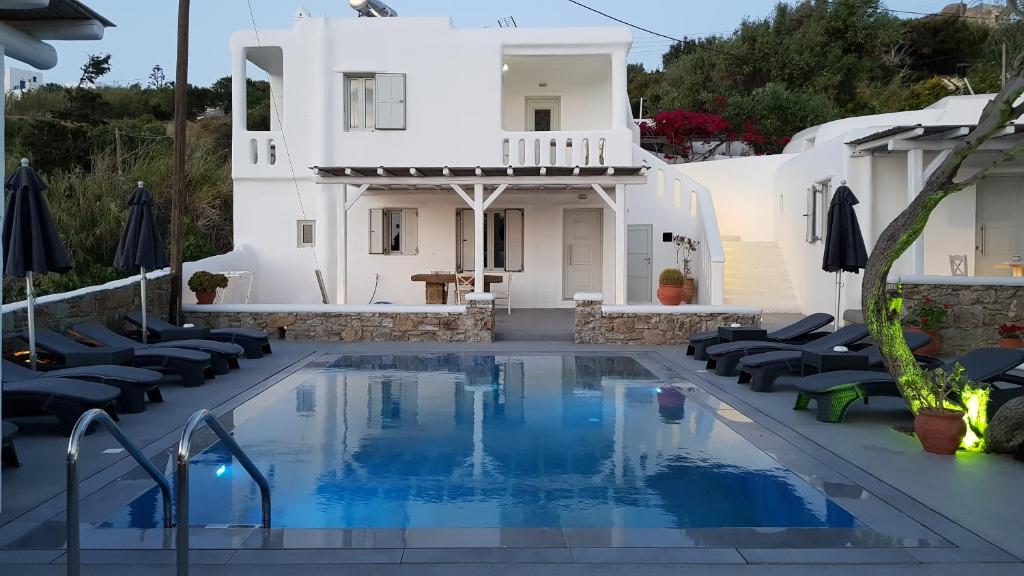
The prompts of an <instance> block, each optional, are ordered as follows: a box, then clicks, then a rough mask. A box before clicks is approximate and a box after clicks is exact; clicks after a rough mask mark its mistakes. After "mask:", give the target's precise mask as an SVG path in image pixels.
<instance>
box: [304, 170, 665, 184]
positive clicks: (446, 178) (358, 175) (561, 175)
mask: <svg viewBox="0 0 1024 576" xmlns="http://www.w3.org/2000/svg"><path fill="white" fill-rule="evenodd" d="M311 169H312V170H313V173H314V174H316V176H317V177H318V178H319V180H320V181H321V182H324V183H333V184H352V185H363V184H367V185H369V186H370V187H373V188H379V187H388V186H396V187H411V188H435V187H443V186H448V185H451V184H485V185H495V186H498V185H501V184H510V185H512V186H513V187H515V186H527V187H545V186H557V187H579V188H590V187H591V186H592V185H593V184H600V185H604V186H610V185H615V184H643V183H645V182H647V167H646V166H574V167H570V166H521V167H516V166H488V167H481V166H313V167H312V168H311Z"/></svg>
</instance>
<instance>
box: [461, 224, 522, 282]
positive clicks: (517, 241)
mask: <svg viewBox="0 0 1024 576" xmlns="http://www.w3.org/2000/svg"><path fill="white" fill-rule="evenodd" d="M473 224H474V222H473V210H471V209H468V208H461V209H459V210H458V211H457V212H456V215H455V229H456V235H455V239H456V246H455V254H456V263H455V264H456V266H457V267H458V270H459V271H460V272H467V271H471V270H473V269H474V267H475V265H476V261H475V258H476V252H475V243H476V236H475V235H474V230H473ZM484 269H485V270H503V271H505V272H522V271H523V209H522V208H508V209H505V210H495V211H493V212H486V213H484Z"/></svg>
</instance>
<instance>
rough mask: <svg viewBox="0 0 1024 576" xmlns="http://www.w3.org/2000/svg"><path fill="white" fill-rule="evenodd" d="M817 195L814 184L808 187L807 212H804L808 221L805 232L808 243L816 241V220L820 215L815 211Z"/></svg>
mask: <svg viewBox="0 0 1024 576" xmlns="http://www.w3.org/2000/svg"><path fill="white" fill-rule="evenodd" d="M815 196H816V194H815V191H814V186H811V187H810V188H808V189H807V213H806V214H804V218H805V220H806V221H807V232H806V233H805V234H804V240H805V241H806V242H807V243H808V244H812V243H814V221H815V219H816V218H817V217H818V215H817V214H815V213H814V206H815V204H816V202H815V199H814V197H815Z"/></svg>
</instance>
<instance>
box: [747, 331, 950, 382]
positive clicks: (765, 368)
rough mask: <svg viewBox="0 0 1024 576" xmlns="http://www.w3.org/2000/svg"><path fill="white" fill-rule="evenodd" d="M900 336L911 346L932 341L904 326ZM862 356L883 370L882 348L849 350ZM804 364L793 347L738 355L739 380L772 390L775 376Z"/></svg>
mask: <svg viewBox="0 0 1024 576" xmlns="http://www.w3.org/2000/svg"><path fill="white" fill-rule="evenodd" d="M903 339H904V340H905V341H906V343H907V346H909V347H910V349H911V350H917V349H918V348H920V347H922V346H925V345H927V344H928V343H929V342H931V340H932V338H931V336H929V335H927V334H925V333H924V332H916V331H911V330H905V331H904V332H903ZM850 354H860V355H863V356H865V357H866V358H865V363H866V364H867V365H868V366H869V367H870V369H872V370H876V369H878V370H884V369H885V367H884V365H883V364H882V351H881V350H879V349H878V346H875V345H874V344H872V345H871V346H868V347H867V348H864V349H862V350H858V351H855V352H850ZM802 368H803V352H802V351H800V352H797V351H794V350H776V351H773V352H762V353H760V354H752V355H750V356H744V357H743V358H740V377H739V383H740V384H746V383H750V389H751V390H753V391H754V392H771V391H772V386H773V385H774V384H775V380H776V379H777V378H778V377H779V376H782V375H783V374H789V373H793V372H800V371H801V369H802Z"/></svg>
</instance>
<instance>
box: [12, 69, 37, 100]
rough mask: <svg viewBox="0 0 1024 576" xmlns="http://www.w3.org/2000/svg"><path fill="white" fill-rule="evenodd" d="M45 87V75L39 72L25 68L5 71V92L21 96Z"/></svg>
mask: <svg viewBox="0 0 1024 576" xmlns="http://www.w3.org/2000/svg"><path fill="white" fill-rule="evenodd" d="M42 85H43V73H42V72H39V71H38V70H26V69H24V68H10V67H7V68H5V69H4V90H6V91H7V92H14V93H15V94H20V93H24V92H28V91H30V90H35V89H36V88H38V87H40V86H42Z"/></svg>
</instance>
